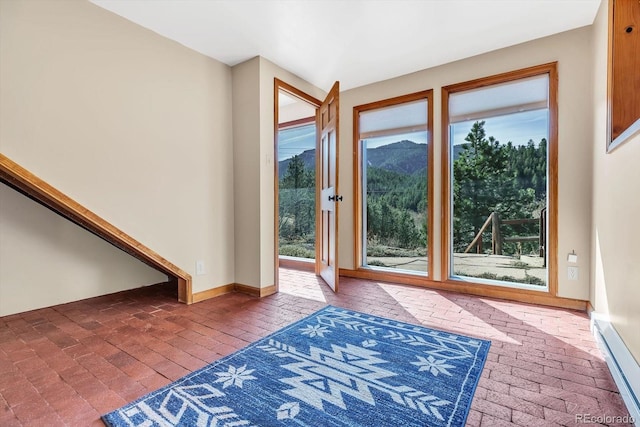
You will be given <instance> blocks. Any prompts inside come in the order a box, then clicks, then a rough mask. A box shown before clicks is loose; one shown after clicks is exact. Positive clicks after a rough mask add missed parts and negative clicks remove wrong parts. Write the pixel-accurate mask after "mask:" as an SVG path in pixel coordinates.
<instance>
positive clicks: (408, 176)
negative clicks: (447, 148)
mask: <svg viewBox="0 0 640 427" xmlns="http://www.w3.org/2000/svg"><path fill="white" fill-rule="evenodd" d="M546 150H547V141H546V140H545V139H542V140H541V141H539V142H537V143H536V142H534V141H532V140H529V142H528V143H527V144H523V145H514V144H512V143H511V142H507V143H506V144H501V143H500V142H499V141H497V140H496V139H495V138H494V137H492V136H487V135H486V132H485V122H484V121H477V122H475V123H473V124H472V126H471V128H470V130H469V133H468V134H467V136H466V138H465V142H464V143H463V144H459V145H455V146H454V149H453V186H452V187H453V188H452V190H453V212H454V220H453V246H454V248H453V250H454V252H455V253H461V252H464V251H465V249H467V247H468V245H469V244H470V243H471V242H472V241H473V240H474V237H476V235H477V234H478V232H479V230H480V229H481V227H482V225H483V224H484V223H485V221H486V220H487V218H488V217H489V215H491V214H492V213H493V212H497V213H498V215H499V217H500V218H501V220H505V219H525V218H539V217H540V215H541V212H542V210H543V209H544V208H545V206H546V186H547V183H546V180H547V153H546ZM366 164H367V167H366V171H365V176H366V190H367V193H366V209H367V214H366V224H367V255H368V256H376V257H385V256H392V257H415V256H426V248H427V239H428V230H427V209H428V206H427V146H426V145H425V144H417V143H414V142H412V141H409V140H402V141H398V142H395V143H392V144H388V145H383V146H380V147H376V148H369V149H367V150H366ZM279 165H280V192H279V205H280V206H279V209H280V217H279V218H280V223H279V228H280V253H281V255H289V256H297V257H306V258H313V257H314V256H315V252H314V241H315V150H307V151H305V152H303V153H301V154H299V155H296V156H293V157H291V158H289V159H286V160H283V161H281V162H280V164H279ZM500 230H501V233H502V236H503V237H506V238H508V237H512V236H523V235H532V236H533V235H537V234H539V233H540V230H539V223H538V222H537V221H532V222H531V223H527V224H519V225H502V226H501V227H500ZM482 241H483V242H485V244H484V245H483V247H482V249H481V250H479V251H478V250H477V248H475V249H474V251H473V252H474V253H476V252H480V253H491V230H490V227H489V229H488V230H487V232H486V235H483V238H482ZM539 245H540V243H539V242H537V241H535V242H533V241H531V242H512V243H504V246H503V254H504V255H534V256H537V255H538V254H539ZM372 265H376V264H372Z"/></svg>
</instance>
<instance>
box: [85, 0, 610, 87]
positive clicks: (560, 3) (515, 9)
mask: <svg viewBox="0 0 640 427" xmlns="http://www.w3.org/2000/svg"><path fill="white" fill-rule="evenodd" d="M91 1H92V2H93V3H95V4H96V5H98V6H101V7H103V8H105V9H108V10H110V11H112V12H114V13H116V14H118V15H121V16H123V17H125V18H127V19H129V20H131V21H133V22H135V23H137V24H139V25H141V26H143V27H146V28H149V29H150V30H153V31H155V32H157V33H159V34H161V35H163V36H165V37H168V38H170V39H173V40H175V41H177V42H179V43H181V44H183V45H185V46H187V47H189V48H191V49H194V50H196V51H198V52H201V53H203V54H205V55H207V56H210V57H212V58H215V59H217V60H219V61H222V62H224V63H226V64H228V65H231V66H233V65H235V64H238V63H241V62H243V61H245V60H247V59H250V58H252V57H254V56H257V55H261V56H263V57H265V58H267V59H269V60H271V61H273V62H275V63H276V64H278V65H279V66H281V67H283V68H285V69H287V70H289V71H291V72H293V73H294V74H297V75H298V76H300V77H301V78H303V79H305V80H307V81H308V82H310V83H312V84H314V85H316V86H318V87H319V88H321V89H324V90H329V89H330V87H331V84H332V83H333V82H334V81H335V80H339V81H340V88H341V90H345V89H350V88H354V87H358V86H362V85H365V84H369V83H374V82H377V81H380V80H385V79H388V78H392V77H396V76H400V75H403V74H408V73H411V72H414V71H419V70H422V69H425V68H430V67H434V66H437V65H441V64H445V63H448V62H451V61H455V60H458V59H462V58H466V57H469V56H473V55H478V54H480V53H484V52H489V51H492V50H495V49H500V48H503V47H507V46H511V45H514V44H518V43H522V42H525V41H528V40H533V39H536V38H540V37H544V36H548V35H551V34H555V33H559V32H563V31H567V30H571V29H574V28H578V27H582V26H585V25H590V24H592V23H593V20H594V18H595V15H596V12H597V9H598V7H599V5H600V0H341V1H340V0H156V1H150V0H91Z"/></svg>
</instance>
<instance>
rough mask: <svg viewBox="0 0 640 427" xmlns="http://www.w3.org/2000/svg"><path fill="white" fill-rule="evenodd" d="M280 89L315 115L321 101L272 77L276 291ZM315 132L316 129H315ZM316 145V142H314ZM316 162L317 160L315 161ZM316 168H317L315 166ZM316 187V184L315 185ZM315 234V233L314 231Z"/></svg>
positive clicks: (275, 271) (277, 281)
mask: <svg viewBox="0 0 640 427" xmlns="http://www.w3.org/2000/svg"><path fill="white" fill-rule="evenodd" d="M280 91H283V92H285V93H287V94H288V95H291V96H293V97H295V98H298V99H300V100H301V101H304V102H307V103H308V104H309V105H311V106H312V107H314V108H315V110H316V115H317V114H318V109H319V108H320V105H322V101H320V100H319V99H317V98H315V97H313V96H311V95H309V94H307V93H305V92H303V91H301V90H300V89H298V88H296V87H295V86H292V85H290V84H289V83H286V82H284V81H282V80H280V79H279V78H277V77H275V78H274V79H273V153H274V154H273V159H274V161H273V181H274V183H273V194H274V196H273V209H274V219H273V226H274V233H273V237H274V238H273V241H274V246H273V249H274V270H273V271H274V278H273V279H274V283H275V286H276V292H278V291H279V290H280V279H279V271H278V270H279V268H280V230H279V228H278V218H279V216H280V209H279V204H280V199H279V190H280V188H279V183H280V180H279V178H278V177H279V165H278V132H279V130H280V128H279V127H280V117H279V115H280V111H279V110H280V107H279V100H280ZM316 133H317V131H316ZM316 145H317V143H316ZM317 155H318V151H317V147H316V157H317ZM316 163H317V162H316ZM316 169H317V168H316ZM316 187H317V185H316ZM317 193H318V191H317V188H316V210H317V206H318V195H317ZM316 227H317V222H316ZM316 235H317V233H316ZM316 240H317V236H316ZM315 246H316V250H315V253H316V259H317V258H318V244H317V241H316V245H315Z"/></svg>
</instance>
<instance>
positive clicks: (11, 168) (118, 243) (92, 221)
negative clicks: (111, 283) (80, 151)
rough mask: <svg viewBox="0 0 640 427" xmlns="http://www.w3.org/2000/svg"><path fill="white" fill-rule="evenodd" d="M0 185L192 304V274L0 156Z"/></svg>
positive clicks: (181, 300) (179, 298) (180, 298)
mask: <svg viewBox="0 0 640 427" xmlns="http://www.w3.org/2000/svg"><path fill="white" fill-rule="evenodd" d="M0 182H3V183H4V184H6V185H8V186H9V187H11V188H13V189H14V190H16V191H18V192H20V193H22V194H24V195H25V196H27V197H29V198H30V199H32V200H34V201H36V202H38V203H40V204H41V205H43V206H45V207H47V208H49V209H51V210H52V211H54V212H56V213H57V214H58V215H60V216H62V217H64V218H66V219H68V220H69V221H71V222H73V223H75V224H77V225H79V226H80V227H82V228H84V229H85V230H87V231H89V232H91V233H93V234H95V235H96V236H98V237H100V238H101V239H103V240H105V241H106V242H108V243H111V244H112V245H114V246H115V247H117V248H118V249H121V250H122V251H124V252H126V253H128V254H129V255H131V256H133V257H135V258H137V259H139V260H140V261H142V262H143V263H145V264H147V265H148V266H150V267H152V268H154V269H156V270H158V271H160V272H162V273H164V274H166V275H167V276H169V278H170V279H172V280H173V281H176V282H177V283H178V300H179V301H180V302H183V303H186V304H191V303H192V302H193V293H192V290H191V275H190V274H189V273H187V272H186V271H184V270H182V269H180V268H179V267H178V266H176V265H174V264H172V263H171V262H169V261H168V260H167V259H165V258H163V257H162V256H160V255H159V254H158V253H156V252H154V251H153V250H151V249H150V248H148V247H146V246H145V245H143V244H142V243H140V242H138V241H137V240H135V239H134V238H133V237H131V236H129V235H128V234H126V233H125V232H124V231H122V230H120V229H118V228H117V227H115V226H114V225H112V224H110V223H109V222H107V221H105V220H104V219H103V218H101V217H99V216H98V215H96V214H95V213H93V212H91V211H90V210H89V209H87V208H85V207H84V206H82V205H81V204H79V203H78V202H76V201H75V200H73V199H71V198H70V197H68V196H66V195H65V194H64V193H62V192H61V191H59V190H57V189H56V188H54V187H52V186H51V185H49V184H47V183H46V182H44V181H43V180H42V179H40V178H38V177H37V176H35V175H34V174H32V173H31V172H29V171H28V170H26V169H24V168H23V167H22V166H20V165H18V164H17V163H15V162H14V161H12V160H11V159H9V158H8V157H6V156H5V155H3V154H1V153H0Z"/></svg>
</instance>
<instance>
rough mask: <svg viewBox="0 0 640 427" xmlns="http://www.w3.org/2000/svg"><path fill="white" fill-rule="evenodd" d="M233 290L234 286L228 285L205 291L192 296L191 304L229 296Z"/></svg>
mask: <svg viewBox="0 0 640 427" xmlns="http://www.w3.org/2000/svg"><path fill="white" fill-rule="evenodd" d="M234 290H235V285H234V284H233V283H230V284H228V285H222V286H218V287H217V288H213V289H207V290H206V291H201V292H196V293H195V294H193V302H194V303H195V302H200V301H204V300H208V299H211V298H215V297H218V296H220V295H224V294H229V293H231V292H233V291H234Z"/></svg>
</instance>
